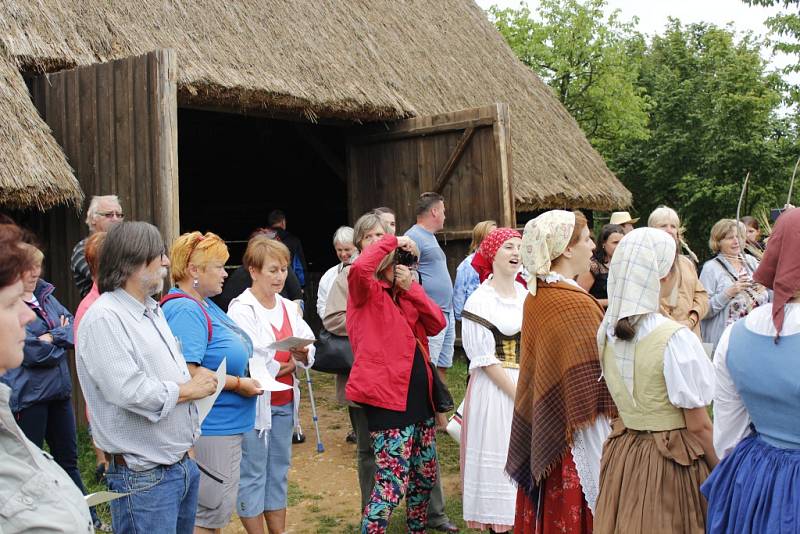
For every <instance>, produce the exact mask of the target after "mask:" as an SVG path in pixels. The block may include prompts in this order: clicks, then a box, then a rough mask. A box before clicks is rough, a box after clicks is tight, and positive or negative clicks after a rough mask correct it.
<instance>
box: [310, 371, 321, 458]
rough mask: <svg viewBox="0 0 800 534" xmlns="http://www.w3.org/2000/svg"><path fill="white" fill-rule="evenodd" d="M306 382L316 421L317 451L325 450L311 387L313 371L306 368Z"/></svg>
mask: <svg viewBox="0 0 800 534" xmlns="http://www.w3.org/2000/svg"><path fill="white" fill-rule="evenodd" d="M306 384H308V400H310V401H311V419H312V420H313V421H314V430H315V431H316V433H317V452H325V447H324V446H323V445H322V437H321V436H320V434H319V419H318V418H317V403H316V402H314V390H313V389H312V388H311V373H309V372H308V369H306Z"/></svg>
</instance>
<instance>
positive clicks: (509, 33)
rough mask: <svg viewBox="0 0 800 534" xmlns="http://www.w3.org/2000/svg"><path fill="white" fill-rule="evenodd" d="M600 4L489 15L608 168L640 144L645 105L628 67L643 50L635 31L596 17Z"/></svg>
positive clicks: (545, 3)
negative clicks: (607, 161)
mask: <svg viewBox="0 0 800 534" xmlns="http://www.w3.org/2000/svg"><path fill="white" fill-rule="evenodd" d="M604 6H605V0H585V1H583V2H581V1H579V0H561V1H559V0H542V1H541V2H540V3H539V7H538V9H537V11H536V13H535V14H532V13H531V11H530V10H529V9H528V8H527V7H526V6H524V5H522V4H521V5H520V8H519V9H499V8H497V7H496V6H494V7H491V8H490V9H489V14H490V18H491V19H492V20H493V22H494V23H495V25H496V26H497V28H498V29H499V30H500V33H501V34H502V35H503V36H504V37H505V39H506V41H507V42H508V43H509V45H510V46H511V48H512V49H513V50H514V52H515V53H516V54H517V56H518V57H519V58H520V59H521V60H522V62H523V63H525V64H526V65H528V66H529V67H531V68H532V69H533V70H534V71H535V72H536V73H538V74H539V75H540V76H541V77H542V78H543V79H544V80H545V81H546V82H547V84H548V85H550V87H552V89H553V91H554V92H555V94H556V96H557V97H558V99H559V100H560V101H561V103H562V104H564V106H565V107H566V108H567V110H568V111H569V112H570V114H571V115H572V116H573V117H574V118H575V119H576V120H577V121H578V124H580V126H581V128H582V129H583V131H584V132H585V133H586V135H587V137H588V138H589V140H590V141H591V142H592V144H593V145H594V146H595V147H596V148H597V149H598V150H599V151H600V153H601V154H603V155H604V156H605V157H606V158H609V159H610V160H613V159H614V158H615V156H616V154H617V153H618V152H619V151H620V150H621V149H623V148H625V147H627V146H629V145H631V144H633V143H635V142H638V141H641V140H643V139H646V138H647V136H648V129H647V110H648V103H647V99H646V97H645V95H644V93H643V91H642V90H641V89H640V88H639V87H638V86H637V85H636V82H637V78H638V66H637V64H636V61H635V59H636V58H637V57H640V56H641V52H642V51H643V49H644V39H643V37H642V36H641V35H640V34H638V33H636V32H635V30H634V23H623V22H621V21H620V20H619V11H615V12H613V13H612V14H611V15H609V16H608V17H605V15H604V14H603V7H604Z"/></svg>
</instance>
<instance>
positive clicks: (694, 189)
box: [615, 20, 793, 252]
mask: <svg viewBox="0 0 800 534" xmlns="http://www.w3.org/2000/svg"><path fill="white" fill-rule="evenodd" d="M761 47H762V43H760V42H758V41H757V40H755V39H754V38H753V37H752V36H750V35H745V36H744V37H742V38H741V39H739V40H738V41H737V40H736V38H735V35H734V33H733V31H732V30H731V29H729V28H718V27H715V26H712V25H708V24H692V25H689V26H686V27H684V26H682V25H681V23H680V22H679V21H677V20H671V21H670V22H669V24H668V25H667V28H666V29H665V31H664V33H663V35H658V36H655V37H654V38H653V40H652V42H651V43H650V46H649V48H648V49H647V51H646V53H645V54H644V56H643V58H642V61H641V71H640V72H641V76H640V83H641V84H642V87H643V88H644V89H645V91H646V92H647V94H648V95H649V97H650V98H651V99H652V101H653V107H652V109H651V111H650V138H649V139H648V140H647V141H645V142H643V143H640V144H639V145H637V146H635V147H633V148H632V149H631V150H629V151H627V153H626V154H624V155H623V156H622V157H621V158H619V160H618V161H617V168H616V169H615V170H616V171H617V173H618V175H619V176H620V178H622V180H623V181H624V182H625V184H626V185H627V186H628V187H629V188H630V189H631V190H632V192H633V193H634V198H635V199H636V207H637V209H638V211H639V212H641V213H647V212H649V211H650V210H652V209H653V208H655V207H656V206H657V205H658V204H661V203H665V204H668V205H671V206H674V207H675V208H676V209H678V211H679V212H680V213H681V215H682V216H683V222H684V224H685V225H686V227H687V229H688V230H689V233H688V237H689V239H690V241H691V242H692V244H693V247H694V248H695V250H696V251H698V252H700V251H704V250H705V248H706V247H705V246H704V243H705V240H706V237H707V236H708V230H709V228H710V227H711V225H712V224H713V223H714V222H715V221H716V220H717V219H719V218H722V217H732V216H733V215H734V214H735V212H736V204H737V201H738V197H739V192H740V191H741V184H742V181H743V179H744V176H745V174H746V173H747V172H750V173H751V180H750V182H751V187H750V188H749V189H750V190H749V192H748V196H747V200H748V201H747V203H746V204H745V206H744V207H743V210H744V211H743V213H749V212H750V211H751V210H752V209H754V208H756V207H764V206H769V205H771V206H776V205H782V203H783V201H780V204H779V198H778V197H779V191H785V187H786V186H785V185H784V184H786V183H788V174H787V173H790V172H791V169H788V170H787V166H789V165H791V163H793V162H790V161H789V160H791V159H792V157H791V156H790V155H789V153H788V151H789V150H790V149H791V148H792V142H791V138H790V136H789V135H788V125H787V124H786V121H783V120H781V119H779V118H778V117H777V115H776V110H777V108H778V107H779V105H780V102H781V92H780V88H781V78H780V76H779V75H777V74H775V73H767V72H766V65H765V62H764V60H763V59H762V58H761Z"/></svg>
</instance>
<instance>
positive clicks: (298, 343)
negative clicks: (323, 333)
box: [267, 336, 316, 351]
mask: <svg viewBox="0 0 800 534" xmlns="http://www.w3.org/2000/svg"><path fill="white" fill-rule="evenodd" d="M315 341H316V339H306V338H302V337H294V336H289V337H286V338H283V339H280V340H278V341H274V342H273V343H272V344H270V345H269V346H268V347H267V348H268V349H272V350H278V351H288V350H291V349H293V348H296V347H305V346H307V345H310V344H312V343H314V342H315Z"/></svg>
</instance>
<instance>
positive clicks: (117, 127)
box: [28, 50, 179, 418]
mask: <svg viewBox="0 0 800 534" xmlns="http://www.w3.org/2000/svg"><path fill="white" fill-rule="evenodd" d="M31 93H32V97H33V101H34V103H35V104H36V107H37V108H38V110H39V113H40V114H41V115H42V117H43V118H44V120H45V121H46V122H47V124H49V125H50V127H51V128H52V130H53V135H54V137H55V139H56V140H57V141H58V142H59V144H60V145H61V146H62V148H63V149H64V152H65V154H66V156H67V159H68V161H69V163H70V165H71V166H72V168H73V169H74V170H75V175H76V176H77V178H78V181H79V182H80V184H81V188H82V189H83V191H84V193H85V194H86V199H87V206H88V201H89V199H91V197H92V196H93V195H107V194H116V195H118V196H119V197H120V202H121V204H122V209H123V211H124V212H125V216H126V220H141V221H148V222H151V223H153V224H155V225H156V226H158V227H159V229H160V230H161V232H162V235H163V236H164V238H165V239H166V240H167V243H168V244H169V243H171V242H172V240H173V239H174V238H175V237H177V235H178V228H179V226H178V216H179V213H178V142H177V86H176V59H175V53H174V52H173V51H172V50H157V51H154V52H150V53H148V54H146V55H143V56H138V57H131V58H126V59H121V60H117V61H112V62H109V63H102V64H96V65H89V66H86V67H80V68H77V69H72V70H67V71H61V72H56V73H53V74H46V75H41V76H37V77H36V78H34V79H33V81H32V84H31ZM85 207H86V206H85ZM85 207H84V211H83V212H82V213H78V212H77V211H76V210H74V209H71V208H63V207H62V208H55V209H52V210H50V211H49V212H48V213H46V214H45V215H44V216H42V217H40V218H37V219H36V220H34V221H33V222H34V225H35V229H36V230H37V231H38V235H39V237H40V239H42V240H43V245H44V248H45V255H46V256H45V271H44V274H43V277H44V278H45V279H47V280H49V281H51V282H52V283H53V284H54V285H55V286H56V296H57V298H58V299H59V300H60V301H61V302H62V303H63V304H64V305H65V306H67V308H69V309H71V310H73V311H74V310H75V309H76V308H77V306H78V303H79V302H80V296H79V294H78V291H77V289H76V287H75V285H74V283H73V281H72V273H71V271H70V268H69V258H70V254H71V252H72V248H73V246H74V245H75V243H77V242H78V241H79V240H80V239H82V238H83V237H85V236H86V235H87V234H88V228H87V226H86V224H85V217H86V215H85ZM28 222H31V221H28ZM73 383H74V386H75V388H74V390H75V394H74V395H73V398H74V399H75V408H76V414H77V415H78V417H79V418H83V414H84V410H83V404H82V398H81V396H80V394H79V391H80V390H79V388H78V387H77V381H76V380H74V381H73Z"/></svg>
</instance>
